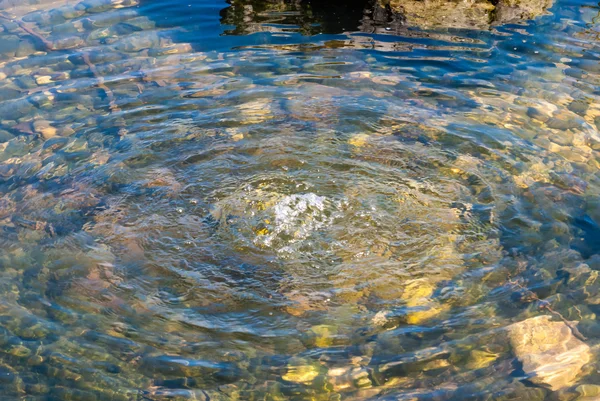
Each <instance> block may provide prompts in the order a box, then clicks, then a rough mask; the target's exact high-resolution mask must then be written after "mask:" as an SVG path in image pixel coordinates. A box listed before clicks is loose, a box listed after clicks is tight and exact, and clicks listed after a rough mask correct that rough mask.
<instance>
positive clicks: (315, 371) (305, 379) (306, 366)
mask: <svg viewBox="0 0 600 401" xmlns="http://www.w3.org/2000/svg"><path fill="white" fill-rule="evenodd" d="M319 371H320V369H319V366H318V365H316V364H315V363H314V362H311V361H307V360H304V359H302V358H293V359H292V360H291V361H290V363H289V364H288V367H287V373H286V374H284V375H283V376H282V377H281V378H282V379H283V380H285V381H288V382H294V383H310V382H312V381H313V380H314V379H315V378H316V377H317V376H319Z"/></svg>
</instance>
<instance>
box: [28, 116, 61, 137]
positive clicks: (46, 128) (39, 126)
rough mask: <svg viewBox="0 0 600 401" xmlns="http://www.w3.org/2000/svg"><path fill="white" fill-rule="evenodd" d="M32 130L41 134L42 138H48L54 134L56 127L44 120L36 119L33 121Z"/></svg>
mask: <svg viewBox="0 0 600 401" xmlns="http://www.w3.org/2000/svg"><path fill="white" fill-rule="evenodd" d="M33 130H34V131H35V132H37V133H38V134H41V135H42V137H43V138H44V139H50V138H52V137H54V136H56V128H54V127H53V126H51V125H50V123H49V122H48V121H46V120H38V121H35V122H34V123H33Z"/></svg>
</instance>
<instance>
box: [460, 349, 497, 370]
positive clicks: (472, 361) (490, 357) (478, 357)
mask: <svg viewBox="0 0 600 401" xmlns="http://www.w3.org/2000/svg"><path fill="white" fill-rule="evenodd" d="M498 357H499V355H497V354H494V353H492V352H489V351H482V350H473V351H471V355H470V356H469V360H468V361H467V364H466V367H467V368H468V369H482V368H487V367H488V366H490V365H491V364H492V363H494V362H495V361H496V360H497V359H498Z"/></svg>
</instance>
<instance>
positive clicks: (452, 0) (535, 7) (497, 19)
mask: <svg viewBox="0 0 600 401" xmlns="http://www.w3.org/2000/svg"><path fill="white" fill-rule="evenodd" d="M552 3H553V0H520V1H516V0H499V1H489V0H473V1H456V0H424V1H423V0H379V4H380V5H381V6H385V5H387V4H389V6H390V7H391V10H392V11H393V12H394V13H397V14H398V15H399V16H400V19H401V20H402V21H403V24H404V25H409V26H418V27H421V28H440V27H443V28H467V29H488V28H489V27H490V26H492V25H494V24H505V23H509V22H516V21H520V20H529V19H533V18H535V17H538V16H540V15H543V14H544V13H546V10H547V9H548V8H549V7H551V6H552Z"/></svg>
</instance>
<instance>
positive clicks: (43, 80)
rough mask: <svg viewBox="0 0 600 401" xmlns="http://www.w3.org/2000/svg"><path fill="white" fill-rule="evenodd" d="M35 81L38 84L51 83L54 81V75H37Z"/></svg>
mask: <svg viewBox="0 0 600 401" xmlns="http://www.w3.org/2000/svg"><path fill="white" fill-rule="evenodd" d="M35 82H36V83H37V84H38V85H45V84H49V83H50V82H52V77H51V76H49V75H40V76H37V77H35Z"/></svg>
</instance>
